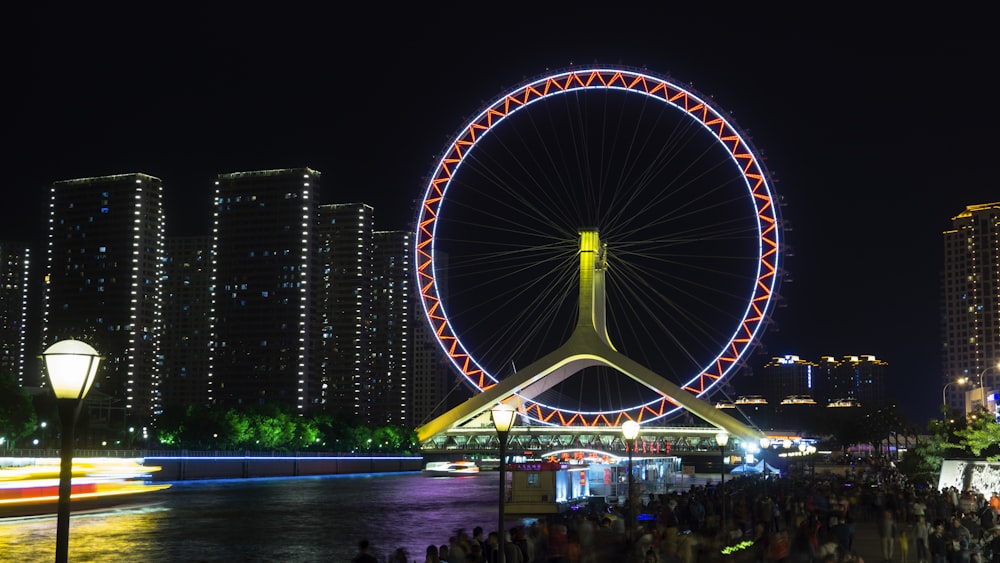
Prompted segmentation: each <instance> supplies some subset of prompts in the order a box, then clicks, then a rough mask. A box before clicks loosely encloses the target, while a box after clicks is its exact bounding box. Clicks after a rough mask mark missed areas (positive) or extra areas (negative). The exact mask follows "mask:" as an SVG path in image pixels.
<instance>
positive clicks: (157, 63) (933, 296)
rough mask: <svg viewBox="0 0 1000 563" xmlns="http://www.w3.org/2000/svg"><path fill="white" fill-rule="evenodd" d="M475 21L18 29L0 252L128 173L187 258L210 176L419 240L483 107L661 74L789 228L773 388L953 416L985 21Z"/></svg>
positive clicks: (992, 43) (76, 20) (990, 130)
mask: <svg viewBox="0 0 1000 563" xmlns="http://www.w3.org/2000/svg"><path fill="white" fill-rule="evenodd" d="M437 5H441V4H437ZM462 5H464V6H469V5H471V3H465V4H456V5H455V6H451V5H448V6H451V7H447V8H430V9H418V8H417V7H414V6H413V5H410V6H408V7H405V8H402V9H401V11H397V10H396V8H391V7H390V6H389V4H378V5H373V6H372V7H366V6H354V7H351V9H350V10H347V9H346V8H345V9H344V11H332V10H327V11H318V12H317V11H314V10H311V9H308V8H306V7H297V8H296V7H290V6H287V5H283V6H282V7H274V6H271V7H269V8H267V9H257V8H247V7H246V6H240V8H239V9H234V10H226V9H222V8H203V7H199V8H192V9H190V10H183V11H182V10H180V9H174V8H163V9H161V10H154V9H152V8H132V9H130V10H127V11H124V12H111V11H107V10H104V9H102V8H95V7H94V6H93V5H87V7H86V8H72V9H69V10H62V11H58V12H56V11H51V10H43V9H42V8H37V9H36V11H34V12H32V11H25V12H23V13H20V14H18V13H9V14H8V15H9V16H10V18H9V19H8V27H10V28H11V29H10V31H9V33H7V34H6V36H5V38H4V39H3V40H2V41H3V47H4V54H3V56H4V61H5V63H4V67H5V68H4V80H3V82H2V84H3V87H2V91H3V99H4V101H5V103H4V107H5V110H6V111H5V112H4V123H3V127H2V128H0V135H2V138H3V146H4V150H3V151H2V156H0V159H2V162H3V164H4V167H3V169H4V171H5V177H4V179H3V182H4V184H5V185H4V194H5V204H4V206H3V208H2V211H0V212H2V213H3V221H2V222H0V237H3V238H5V239H24V240H36V239H37V240H40V239H41V235H42V233H43V227H44V225H45V215H44V212H43V209H44V206H45V204H46V199H45V194H46V188H47V186H48V185H49V184H50V183H51V182H53V181H56V180H61V179H68V178H77V177H85V176H95V175H104V174H114V173H123V172H144V173H148V174H152V175H154V176H157V177H159V178H161V179H162V180H163V181H164V184H165V186H166V198H167V206H168V213H169V215H168V234H198V233H204V232H207V230H208V226H207V225H208V218H209V216H210V209H211V207H210V203H211V202H210V197H211V196H210V194H211V189H212V182H213V179H214V176H215V175H216V174H218V173H225V172H233V171H240V170H255V169H267V168H285V167H299V166H309V167H311V168H314V169H316V170H319V171H321V172H322V173H323V195H322V200H323V202H349V201H365V202H367V203H370V204H372V205H373V206H374V207H375V210H376V222H377V226H378V228H381V229H402V228H409V227H410V223H411V221H412V218H413V215H414V210H413V206H414V201H415V200H416V199H417V198H418V197H419V195H420V194H421V193H422V190H423V187H424V178H425V177H426V176H427V175H428V174H429V173H430V172H431V168H432V166H433V165H434V163H435V160H434V157H435V155H437V154H438V153H439V152H440V151H441V150H442V148H443V147H444V145H445V143H446V142H447V141H448V140H449V139H450V138H451V136H452V135H453V134H454V133H455V131H456V130H457V129H458V128H459V127H460V126H462V125H463V124H464V123H465V122H466V121H467V119H468V118H470V117H471V116H472V115H474V114H475V113H476V112H477V111H478V110H479V109H480V108H481V107H482V106H483V105H484V104H485V103H486V102H488V101H490V100H492V99H493V98H494V97H496V96H498V95H499V94H501V93H502V92H505V91H506V90H509V89H511V88H513V87H514V86H516V85H517V84H519V83H521V82H523V81H524V80H526V79H528V78H531V77H534V76H537V75H540V74H543V73H545V72H546V70H547V69H560V68H564V67H567V66H569V65H573V64H576V65H581V64H594V63H597V64H623V65H627V66H632V67H645V68H647V69H648V70H649V72H651V73H654V74H660V75H666V76H669V77H671V78H672V79H673V80H675V81H677V82H679V83H683V84H689V85H691V86H692V87H693V88H694V89H695V90H697V91H698V92H700V93H702V94H704V95H707V96H711V97H712V99H713V100H714V102H715V103H716V104H717V105H719V106H721V107H722V108H723V109H725V110H728V111H729V112H731V113H732V116H733V118H734V120H735V121H736V123H738V124H739V125H740V126H741V128H742V129H743V130H744V132H746V133H748V135H749V136H750V137H751V138H752V140H753V143H754V145H755V147H756V148H757V149H758V150H760V151H762V152H763V153H764V154H765V155H766V157H767V161H766V166H767V167H768V169H769V170H770V172H771V173H772V174H773V176H774V177H775V178H776V179H777V183H776V186H775V187H776V190H777V192H778V193H779V194H780V195H781V196H783V198H784V201H785V203H786V206H785V207H784V209H783V216H784V218H785V219H786V220H787V222H788V225H789V226H790V227H791V229H790V230H789V231H788V232H787V233H786V241H787V243H788V244H789V247H790V248H791V249H792V250H793V251H794V256H792V257H790V258H788V260H787V261H786V263H785V266H786V268H787V270H788V271H789V274H790V277H791V278H793V279H794V281H793V282H791V283H787V284H784V285H783V286H782V298H783V303H782V306H781V307H780V308H778V309H777V311H776V313H775V319H776V320H777V321H778V330H777V331H775V332H771V333H768V334H766V335H765V340H764V343H765V345H766V356H765V357H762V358H761V361H760V362H759V365H757V366H755V367H758V368H759V367H760V365H762V364H763V360H765V359H766V358H767V357H770V356H777V355H784V354H798V355H801V356H803V357H805V358H809V359H818V358H819V357H820V356H821V355H833V356H837V357H839V356H843V355H848V354H874V355H875V356H877V357H879V358H881V359H884V360H886V361H888V362H889V363H890V366H891V372H892V375H891V377H892V388H893V391H892V397H893V398H894V399H895V400H897V401H899V402H900V404H901V405H902V406H903V408H904V410H905V411H906V412H907V413H908V414H910V415H911V416H912V417H913V418H914V419H915V420H916V421H918V422H920V423H923V421H925V420H926V419H927V418H928V417H930V416H932V415H933V414H934V413H935V412H936V411H935V409H936V406H937V403H938V402H939V401H940V389H941V387H940V378H941V374H940V373H939V367H938V366H939V363H940V362H939V342H938V340H939V336H938V333H939V329H938V326H939V322H938V317H939V315H938V277H939V273H940V270H941V262H942V258H941V256H942V250H941V249H942V244H941V236H940V233H941V231H942V230H943V229H945V228H947V227H948V225H949V219H950V218H951V217H952V216H954V215H956V214H957V213H958V212H960V211H961V210H962V209H964V207H965V206H966V205H968V204H975V203H985V202H989V201H1000V185H998V184H997V182H996V175H995V173H994V171H993V168H994V167H995V165H996V161H997V159H996V157H995V156H994V152H995V149H994V144H995V137H996V130H997V129H998V127H997V126H998V124H1000V123H998V122H1000V117H998V113H997V111H996V102H995V88H994V82H995V74H996V72H995V71H996V68H997V60H998V55H1000V41H998V40H997V39H996V34H995V33H988V34H984V33H980V31H981V30H977V29H975V27H976V25H975V23H969V22H976V21H977V20H988V18H987V17H986V14H985V13H984V14H978V15H977V14H975V13H966V14H963V15H962V18H963V20H962V21H961V23H960V22H959V20H958V19H955V23H950V22H949V21H947V20H944V19H941V18H940V17H939V15H937V14H926V15H923V14H916V13H908V14H906V17H905V18H903V17H898V16H897V15H895V14H894V15H892V16H886V17H876V16H874V15H872V14H870V13H867V14H864V17H863V18H862V17H861V15H860V14H858V13H847V12H844V13H823V14H817V13H810V14H806V13H802V14H795V13H781V14H776V15H749V14H744V13H740V14H738V15H737V14H733V15H731V16H727V15H721V14H718V13H711V14H706V13H705V12H700V13H695V12H690V13H687V14H681V13H669V12H665V11H664V12H660V11H656V10H649V9H645V8H641V6H643V5H642V4H634V5H630V4H628V3H625V4H615V6H616V7H620V6H624V7H626V8H628V9H625V10H623V11H624V12H626V13H624V14H616V13H611V12H607V11H595V12H592V13H589V14H588V15H586V16H584V15H581V14H580V13H579V12H580V11H581V8H580V5H579V4H572V5H567V6H573V8H572V9H566V10H556V9H551V10H549V12H548V13H539V12H531V13H525V12H520V13H519V12H518V11H517V10H518V6H516V5H509V6H506V7H504V6H500V5H497V6H495V8H496V12H495V13H491V14H486V13H474V12H469V11H468V8H464V9H460V8H457V6H462ZM602 9H603V10H606V9H607V8H602ZM708 11H709V12H713V11H712V10H708ZM737 387H738V383H737Z"/></svg>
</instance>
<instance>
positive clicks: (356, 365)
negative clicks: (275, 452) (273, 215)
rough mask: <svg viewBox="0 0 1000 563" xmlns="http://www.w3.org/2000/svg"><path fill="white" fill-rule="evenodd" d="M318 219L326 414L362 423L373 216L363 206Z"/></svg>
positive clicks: (368, 362) (323, 213) (336, 207)
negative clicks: (354, 418)
mask: <svg viewBox="0 0 1000 563" xmlns="http://www.w3.org/2000/svg"><path fill="white" fill-rule="evenodd" d="M318 218H319V219H318V221H317V235H318V248H319V252H318V260H319V263H320V264H321V269H322V273H321V276H320V287H319V290H318V307H317V315H316V322H317V323H318V324H319V328H318V329H317V330H316V332H318V333H319V335H320V341H319V346H320V356H321V358H322V362H321V366H320V372H319V376H320V379H321V381H322V384H323V390H322V392H323V405H324V408H325V409H326V410H327V411H329V412H332V413H338V414H341V415H349V416H353V417H356V418H357V419H359V420H366V419H367V418H368V413H367V403H366V400H365V397H366V395H367V387H368V384H369V382H370V379H371V366H372V357H371V331H372V325H371V322H372V237H373V233H374V228H373V224H374V211H373V209H372V207H371V206H370V205H367V204H364V203H340V204H330V205H321V206H320V207H319V213H318Z"/></svg>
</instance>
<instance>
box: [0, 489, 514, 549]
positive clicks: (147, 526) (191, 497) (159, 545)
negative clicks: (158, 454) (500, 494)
mask: <svg viewBox="0 0 1000 563" xmlns="http://www.w3.org/2000/svg"><path fill="white" fill-rule="evenodd" d="M497 482H498V476H497V474H495V473H489V472H487V473H482V474H479V475H472V476H467V477H437V478H434V477H425V476H424V475H422V474H419V473H391V474H368V475H350V476H329V477H297V478H288V479H234V480H220V481H188V482H177V483H174V484H173V486H172V487H171V488H170V489H167V490H164V491H159V492H155V493H149V494H148V495H146V496H144V498H145V499H148V500H149V504H148V505H146V506H143V507H135V508H129V509H123V510H117V511H110V512H102V513H94V514H81V515H74V516H73V518H72V520H71V524H70V545H69V555H70V560H71V561H73V562H89V561H288V562H292V561H295V562H298V561H337V562H339V561H349V560H350V559H351V557H353V556H354V554H355V553H356V552H357V547H356V546H357V541H358V539H360V538H362V537H365V538H368V539H369V541H371V543H372V546H373V547H374V548H375V551H376V552H377V555H378V556H379V560H380V561H384V560H385V559H386V557H387V556H388V555H389V554H390V553H391V552H392V551H393V550H395V548H397V547H403V548H405V549H406V550H407V552H408V553H409V556H410V557H409V559H410V561H423V557H424V552H425V550H426V549H427V546H428V545H429V544H431V543H433V544H437V545H440V544H442V543H447V541H448V536H449V535H451V534H453V533H454V530H455V529H456V528H464V529H465V530H467V531H468V532H470V533H471V531H472V528H473V527H475V526H477V525H478V526H482V527H483V529H485V530H487V531H490V530H494V529H496V514H497V513H496V502H497V499H496V496H497ZM55 528H56V521H55V517H51V518H43V519H36V520H8V521H2V520H0V560H4V561H24V562H30V561H51V560H53V559H54V557H55V533H56V531H55Z"/></svg>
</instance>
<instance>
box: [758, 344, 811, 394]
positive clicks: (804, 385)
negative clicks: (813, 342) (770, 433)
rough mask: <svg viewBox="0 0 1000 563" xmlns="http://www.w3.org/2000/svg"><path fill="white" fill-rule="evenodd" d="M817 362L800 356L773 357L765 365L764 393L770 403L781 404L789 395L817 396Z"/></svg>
mask: <svg viewBox="0 0 1000 563" xmlns="http://www.w3.org/2000/svg"><path fill="white" fill-rule="evenodd" d="M815 367H816V364H815V363H813V362H810V361H807V360H803V359H802V358H800V357H798V356H793V355H786V356H781V357H777V358H771V361H770V362H768V363H767V364H765V365H764V377H763V389H762V391H763V395H764V398H765V399H767V402H768V404H770V405H780V404H781V402H782V401H784V400H785V399H788V398H789V397H800V398H804V397H811V398H813V399H815V398H816V390H815V387H816V385H815V380H814V379H813V369H814V368H815Z"/></svg>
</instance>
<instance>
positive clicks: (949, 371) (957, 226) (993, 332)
mask: <svg viewBox="0 0 1000 563" xmlns="http://www.w3.org/2000/svg"><path fill="white" fill-rule="evenodd" d="M943 235H944V273H943V275H942V278H941V284H942V287H941V293H942V298H941V368H942V374H941V376H942V377H941V386H942V389H943V391H942V394H943V395H944V400H945V403H946V404H947V405H948V407H950V408H953V409H961V410H965V406H966V401H965V397H966V391H967V390H968V388H969V386H972V387H975V388H976V389H978V388H979V385H980V378H981V379H982V386H983V389H982V390H980V393H982V392H983V391H985V393H982V394H980V393H977V396H978V397H982V395H988V394H990V393H991V392H995V391H996V390H997V388H998V387H1000V371H998V370H997V368H996V365H997V362H998V361H1000V202H997V203H983V204H979V205H969V206H967V207H966V208H965V210H964V211H962V212H961V213H959V214H958V215H956V216H954V217H952V218H951V228H950V229H948V230H946V231H944V233H943ZM960 381H964V382H965V385H964V386H963V385H962V384H960V383H959V382H960Z"/></svg>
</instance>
